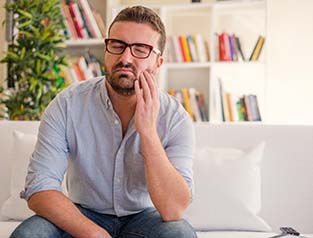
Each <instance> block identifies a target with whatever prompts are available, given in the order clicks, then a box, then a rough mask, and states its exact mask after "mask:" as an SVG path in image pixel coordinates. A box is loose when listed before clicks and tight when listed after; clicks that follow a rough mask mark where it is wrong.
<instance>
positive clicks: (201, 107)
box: [196, 91, 208, 121]
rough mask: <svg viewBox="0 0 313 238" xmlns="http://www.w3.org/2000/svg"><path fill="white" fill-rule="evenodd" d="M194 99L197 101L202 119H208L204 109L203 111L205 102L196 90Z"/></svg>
mask: <svg viewBox="0 0 313 238" xmlns="http://www.w3.org/2000/svg"><path fill="white" fill-rule="evenodd" d="M196 99H197V103H198V107H199V111H200V116H201V119H202V121H208V116H207V114H206V111H205V103H204V97H203V94H202V93H199V92H198V91H196Z"/></svg>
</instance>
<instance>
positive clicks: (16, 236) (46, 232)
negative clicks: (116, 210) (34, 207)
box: [10, 204, 116, 238]
mask: <svg viewBox="0 0 313 238" xmlns="http://www.w3.org/2000/svg"><path fill="white" fill-rule="evenodd" d="M76 206H77V208H78V209H79V210H80V211H81V213H82V214H83V215H84V216H86V217H87V218H89V219H90V220H92V221H93V222H94V223H96V224H98V225H99V226H101V227H102V228H104V229H106V231H107V232H109V233H110V234H112V233H113V230H114V226H113V224H114V216H111V215H104V214H100V213H96V212H93V211H91V210H89V209H86V208H83V207H82V206H80V205H78V204H76ZM115 219H116V218H115ZM21 237H22V238H37V237H38V238H56V237H58V238H59V237H60V238H67V237H72V236H71V235H70V234H68V233H66V232H64V231H63V230H61V229H60V228H58V227H57V226H56V225H54V224H53V223H52V222H50V221H48V220H47V219H45V218H43V217H40V216H37V215H35V216H32V217H30V218H28V219H26V220H25V221H23V222H22V223H21V224H20V225H19V226H18V227H17V228H16V229H15V230H14V231H13V233H12V234H11V236H10V238H21Z"/></svg>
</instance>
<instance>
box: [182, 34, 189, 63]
mask: <svg viewBox="0 0 313 238" xmlns="http://www.w3.org/2000/svg"><path fill="white" fill-rule="evenodd" d="M179 42H180V44H181V49H182V51H183V56H184V62H191V56H190V50H189V46H188V42H187V37H186V36H184V35H181V36H179Z"/></svg>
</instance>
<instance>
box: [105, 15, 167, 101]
mask: <svg viewBox="0 0 313 238" xmlns="http://www.w3.org/2000/svg"><path fill="white" fill-rule="evenodd" d="M159 37H160V34H159V33H158V32H156V31H154V30H153V29H152V28H151V27H150V26H149V25H148V24H140V23H135V22H128V21H120V22H116V23H114V25H113V26H112V27H111V30H110V35H109V37H108V38H110V39H116V40H120V41H123V42H125V43H127V44H133V43H142V44H147V45H151V46H153V47H154V48H158V40H159ZM162 62H163V58H162V56H159V55H158V54H156V53H155V52H154V51H151V53H150V56H149V57H148V58H146V59H139V58H136V57H134V56H133V55H132V54H131V51H130V47H127V48H126V49H125V51H124V52H123V53H122V54H120V55H116V54H111V53H109V52H105V58H104V65H105V68H106V79H107V82H108V83H109V84H110V85H111V86H112V88H113V89H114V90H115V91H116V92H117V93H119V94H121V95H134V94H135V89H134V82H135V80H137V79H138V78H139V75H140V74H142V72H144V71H145V70H147V71H148V72H150V73H152V74H153V75H155V74H156V71H157V69H158V68H159V67H160V66H161V64H162Z"/></svg>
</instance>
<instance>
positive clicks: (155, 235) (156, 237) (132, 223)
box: [118, 208, 197, 238]
mask: <svg viewBox="0 0 313 238" xmlns="http://www.w3.org/2000/svg"><path fill="white" fill-rule="evenodd" d="M143 237H144V238H178V237H179V238H196V237H197V235H196V233H195V231H194V229H193V228H192V226H191V225H190V224H189V223H188V222H187V221H185V220H180V221H173V222H164V221H163V220H162V219H161V216H160V214H159V212H158V211H157V210H155V209H154V208H149V209H146V210H145V211H143V212H141V213H138V214H136V215H134V216H131V218H130V219H129V220H128V222H127V223H126V225H125V226H124V227H123V228H122V229H121V231H120V234H119V236H118V238H143Z"/></svg>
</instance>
